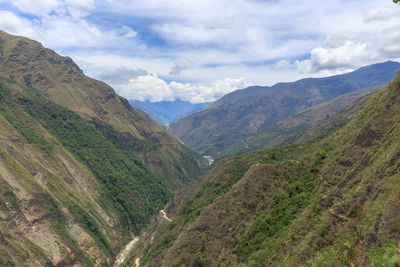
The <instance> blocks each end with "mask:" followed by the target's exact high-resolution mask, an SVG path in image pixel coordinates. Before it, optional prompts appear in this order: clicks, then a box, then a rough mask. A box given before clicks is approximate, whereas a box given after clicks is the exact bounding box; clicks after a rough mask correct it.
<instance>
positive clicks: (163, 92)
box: [116, 73, 250, 103]
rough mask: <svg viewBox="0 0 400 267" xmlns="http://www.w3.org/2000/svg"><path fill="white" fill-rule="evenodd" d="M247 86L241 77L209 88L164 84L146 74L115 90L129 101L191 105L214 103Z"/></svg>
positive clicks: (187, 84)
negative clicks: (177, 102) (179, 101)
mask: <svg viewBox="0 0 400 267" xmlns="http://www.w3.org/2000/svg"><path fill="white" fill-rule="evenodd" d="M249 85H250V84H249V83H247V82H246V81H245V80H244V78H243V77H242V78H238V79H234V78H225V79H223V80H218V81H215V82H214V83H212V84H211V85H209V86H204V85H192V84H190V83H180V82H175V81H173V82H170V83H166V82H165V81H164V80H162V79H160V78H159V77H157V75H155V74H154V73H148V74H147V75H144V76H138V77H136V78H134V79H130V80H129V83H128V84H124V85H117V86H116V88H117V90H118V92H119V94H121V95H122V96H124V97H126V98H127V99H130V100H140V101H144V100H149V101H151V102H159V101H174V100H176V99H180V100H184V101H189V102H191V103H204V102H211V101H215V100H217V99H218V98H220V97H221V96H223V95H225V94H227V93H230V92H233V91H235V90H237V89H241V88H245V87H247V86H249Z"/></svg>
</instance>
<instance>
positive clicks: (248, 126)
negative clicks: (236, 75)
mask: <svg viewBox="0 0 400 267" xmlns="http://www.w3.org/2000/svg"><path fill="white" fill-rule="evenodd" d="M398 69H400V63H397V62H392V61H388V62H385V63H381V64H375V65H371V66H367V67H363V68H360V69H358V70H356V71H354V72H351V73H347V74H343V75H336V76H332V77H327V78H308V79H302V80H299V81H296V82H290V83H278V84H276V85H274V86H272V87H261V86H253V87H249V88H246V89H243V90H238V91H235V92H232V93H230V94H227V95H225V96H224V97H222V98H221V99H219V100H218V101H216V102H214V103H213V104H211V105H210V106H209V107H208V108H207V109H205V110H202V111H200V112H198V113H195V114H193V115H190V116H188V117H185V118H182V119H180V120H179V121H178V122H175V123H172V124H171V125H170V130H171V132H172V133H174V134H175V135H176V136H178V137H179V138H180V139H181V140H182V141H183V142H185V143H186V144H188V145H190V146H191V147H192V148H194V149H195V150H196V151H197V152H199V153H200V154H203V155H209V156H213V157H216V156H217V155H218V154H219V153H220V152H221V151H223V150H224V149H226V148H227V147H229V146H231V145H233V144H235V143H238V142H240V141H241V140H244V139H245V138H246V137H248V136H250V135H255V134H257V133H259V132H261V131H263V130H265V129H267V128H268V127H270V126H271V125H273V124H275V123H277V122H279V121H280V120H283V119H285V118H287V117H289V116H291V115H293V114H295V113H296V112H299V111H301V110H304V109H306V108H309V107H312V106H315V105H318V104H321V103H324V102H326V101H329V100H332V99H333V98H335V97H338V96H340V95H343V94H346V93H349V92H352V91H355V90H357V89H360V88H364V87H370V86H374V85H379V84H386V83H387V82H389V81H390V80H391V79H392V78H393V77H394V76H395V75H396V71H397V70H398Z"/></svg>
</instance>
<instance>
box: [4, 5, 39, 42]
mask: <svg viewBox="0 0 400 267" xmlns="http://www.w3.org/2000/svg"><path fill="white" fill-rule="evenodd" d="M0 29H2V30H4V31H7V32H9V33H13V34H16V35H21V36H27V37H30V38H33V39H36V40H40V35H39V34H38V33H37V31H35V30H34V29H33V27H32V23H31V22H30V21H29V20H27V19H24V18H21V17H18V16H17V15H15V14H14V13H12V12H10V11H0Z"/></svg>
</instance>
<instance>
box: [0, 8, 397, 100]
mask: <svg viewBox="0 0 400 267" xmlns="http://www.w3.org/2000/svg"><path fill="white" fill-rule="evenodd" d="M0 2H2V0H0ZM8 3H11V4H12V5H13V6H14V7H16V8H18V9H19V10H20V11H21V12H22V13H20V12H18V13H17V12H14V13H12V12H11V11H0V28H1V29H4V30H6V31H9V32H10V33H13V34H17V35H24V36H28V37H31V38H33V39H36V40H39V41H41V42H43V44H44V45H45V46H48V47H50V48H52V49H55V50H57V51H58V52H60V51H61V52H62V53H64V54H68V55H71V56H72V57H73V58H74V59H76V60H77V61H78V63H79V64H82V67H83V68H84V71H85V72H86V73H89V74H91V75H93V76H94V77H96V78H99V79H105V78H104V77H106V78H107V75H103V74H102V69H103V68H105V69H106V70H109V71H110V75H111V76H113V77H111V76H110V75H108V78H107V79H108V80H110V81H109V82H110V83H111V84H112V85H114V86H115V87H116V88H120V87H121V86H128V85H129V86H131V87H132V88H136V90H137V91H138V92H140V93H139V94H137V95H139V96H140V97H142V98H143V97H145V96H146V97H148V98H149V99H155V98H157V97H159V98H161V99H169V98H178V97H179V98H181V97H186V98H187V99H191V101H200V102H201V101H203V100H204V99H214V98H216V97H217V95H219V93H216V92H229V91H230V90H232V88H235V86H233V85H229V86H227V88H225V87H224V86H223V85H222V84H225V85H226V84H229V83H228V82H227V81H226V79H223V78H224V77H244V78H245V79H244V80H245V81H248V82H249V83H250V82H251V83H252V84H260V85H271V84H272V83H274V82H278V81H293V80H295V79H298V78H303V77H305V76H320V75H328V74H335V73H341V72H345V71H349V70H353V69H355V68H358V67H361V66H363V65H366V64H371V63H376V62H379V61H384V60H387V59H396V58H398V57H399V55H400V32H399V31H398V29H399V28H400V8H399V6H398V5H394V4H393V3H392V1H390V0H365V1H362V3H361V2H360V1H344V0H330V1H315V0H302V1H300V2H299V1H295V0H285V1H275V0H274V1H259V0H235V1H231V0H219V1H215V0H202V1H187V0H170V1H164V0H137V1H131V0H118V1H113V0H96V1H94V0H29V1H28V0H10V1H8ZM3 6H4V5H2V7H3ZM10 10H15V8H12V9H10ZM23 13H27V14H33V15H34V16H31V15H30V16H25V14H23ZM17 14H18V15H17ZM89 15H90V16H89ZM32 17H34V18H33V19H32ZM307 55H309V56H307ZM296 59H297V61H296ZM295 61H296V63H293V62H295ZM117 69H118V70H119V71H120V72H121V73H118V72H113V70H117ZM144 70H146V71H144ZM147 70H149V71H151V72H153V73H157V75H158V76H154V75H149V74H148V73H149V71H147ZM135 71H138V72H139V73H135ZM140 71H144V72H143V73H140ZM103 73H104V71H103ZM139 77H142V78H140V79H139ZM159 77H162V78H163V79H164V80H161V79H160V78H159ZM107 79H106V80H107ZM118 79H122V80H123V82H119V83H118V82H116V81H117V80H118ZM129 79H133V81H136V80H137V79H138V81H137V84H136V85H131V83H129ZM178 79H179V80H178ZM165 80H167V81H173V80H174V81H176V82H175V83H174V82H168V83H167V82H165ZM179 81H180V82H179ZM186 81H190V83H186ZM215 81H223V82H222V84H218V82H215ZM139 85H140V86H139ZM150 85H152V86H154V87H155V88H156V89H154V90H156V91H157V90H158V91H159V92H158V91H157V92H158V93H156V94H155V95H157V96H153V93H152V90H153V89H152V88H151V86H150ZM118 86H120V87H118ZM135 86H136V87H135ZM138 86H139V87H140V88H139V87H138ZM243 87H245V86H243ZM126 88H128V87H126ZM132 88H131V89H132ZM145 88H147V89H146V90H149V92H148V93H145V92H144V91H143V90H145ZM210 88H213V90H211V89H210ZM221 88H225V89H221ZM164 89H165V90H164ZM127 90H128V89H127ZM132 90H133V89H132ZM132 90H130V91H129V90H128V91H127V94H130V93H129V92H131V91H132ZM163 90H164V91H165V92H167V93H162V91H163ZM168 90H169V91H168ZM168 92H169V93H168ZM207 92H208V93H207ZM170 94H172V95H170ZM184 95H186V96H184ZM194 99H197V100H194ZM207 101H208V100H207Z"/></svg>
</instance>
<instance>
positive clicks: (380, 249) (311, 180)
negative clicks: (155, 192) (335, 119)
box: [137, 73, 400, 266]
mask: <svg viewBox="0 0 400 267" xmlns="http://www.w3.org/2000/svg"><path fill="white" fill-rule="evenodd" d="M399 141H400V73H399V74H398V75H397V76H396V77H395V79H394V80H393V81H392V82H391V83H390V84H389V85H388V86H386V87H385V89H383V90H381V91H380V92H379V93H378V94H377V95H376V96H375V97H373V98H372V99H371V100H370V101H369V102H368V103H367V104H366V105H365V106H364V107H363V108H362V109H361V111H360V112H358V114H357V115H356V116H355V117H354V119H352V120H351V121H350V122H349V123H348V124H347V125H346V126H344V127H343V128H341V129H339V130H337V131H335V132H333V133H332V134H330V135H328V136H326V137H324V138H319V139H314V140H312V141H309V142H308V143H306V144H301V145H291V146H287V147H281V148H273V149H269V150H264V151H260V152H256V153H251V154H246V155H242V156H236V157H231V158H227V159H224V160H221V161H220V162H219V163H218V164H217V166H216V167H215V168H214V169H213V170H212V171H211V172H210V173H209V174H208V175H206V176H204V178H202V180H201V181H199V182H197V187H196V189H193V192H195V193H194V194H193V196H191V197H188V199H187V200H186V201H185V203H184V204H180V202H181V200H180V199H179V198H177V199H176V200H177V202H170V204H169V205H168V207H167V209H166V210H167V215H168V216H169V218H171V219H172V222H170V223H164V224H161V226H160V229H159V230H158V231H157V232H156V233H155V234H154V240H153V241H152V242H150V243H151V244H150V245H148V246H147V247H146V248H144V249H143V250H140V249H139V250H138V251H137V254H138V255H137V256H141V262H142V263H143V265H144V266H148V265H151V266H153V265H161V266H182V265H186V266H215V265H219V266H239V265H241V264H244V265H246V266H247V265H248V266H396V265H398V264H400V252H399V245H400V230H399V229H400V228H399V222H400V213H399V212H398V211H399V208H400V205H399V200H400V199H399V196H400V194H399V193H400V187H399V178H400V171H399V170H400V168H399V167H400V157H399V155H400V146H399ZM162 225H164V226H162Z"/></svg>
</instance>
